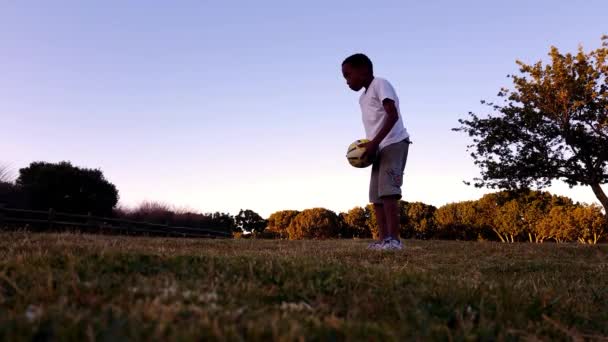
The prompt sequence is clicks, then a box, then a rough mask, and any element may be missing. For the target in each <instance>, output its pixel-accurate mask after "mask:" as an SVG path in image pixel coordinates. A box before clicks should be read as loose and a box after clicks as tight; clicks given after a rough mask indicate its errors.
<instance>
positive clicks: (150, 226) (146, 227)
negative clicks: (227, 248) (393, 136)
mask: <svg viewBox="0 0 608 342" xmlns="http://www.w3.org/2000/svg"><path fill="white" fill-rule="evenodd" d="M16 224H19V225H28V226H30V227H31V229H32V230H34V231H36V230H42V231H47V230H51V231H57V230H65V229H66V228H73V229H78V230H81V231H85V232H90V233H110V234H112V233H113V234H127V235H153V236H174V237H192V238H230V237H232V235H231V234H230V233H229V232H225V231H220V230H214V229H206V228H195V227H176V226H170V225H168V224H158V223H148V222H140V221H132V220H122V219H116V218H109V217H97V216H93V215H75V214H66V213H60V212H56V211H55V210H53V209H49V210H48V211H36V210H23V209H11V208H5V207H4V206H3V205H2V204H0V228H1V227H3V226H9V225H16Z"/></svg>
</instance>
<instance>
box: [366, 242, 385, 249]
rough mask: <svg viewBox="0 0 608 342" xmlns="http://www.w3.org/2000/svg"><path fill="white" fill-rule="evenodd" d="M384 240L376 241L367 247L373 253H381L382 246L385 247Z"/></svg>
mask: <svg viewBox="0 0 608 342" xmlns="http://www.w3.org/2000/svg"><path fill="white" fill-rule="evenodd" d="M385 240H386V239H384V240H379V241H374V242H372V243H370V244H369V245H367V249H369V250H372V251H379V250H381V249H382V246H383V245H384V241H385Z"/></svg>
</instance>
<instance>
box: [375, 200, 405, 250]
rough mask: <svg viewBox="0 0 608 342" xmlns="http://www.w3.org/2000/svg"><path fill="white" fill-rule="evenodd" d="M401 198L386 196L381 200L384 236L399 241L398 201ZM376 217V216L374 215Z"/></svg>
mask: <svg viewBox="0 0 608 342" xmlns="http://www.w3.org/2000/svg"><path fill="white" fill-rule="evenodd" d="M400 197H401V196H386V197H383V198H382V202H383V205H382V206H383V207H384V219H385V221H386V234H387V235H386V236H385V237H390V238H393V239H396V240H399V228H400V224H399V223H400V219H399V216H400V215H399V199H400ZM376 215H378V214H376Z"/></svg>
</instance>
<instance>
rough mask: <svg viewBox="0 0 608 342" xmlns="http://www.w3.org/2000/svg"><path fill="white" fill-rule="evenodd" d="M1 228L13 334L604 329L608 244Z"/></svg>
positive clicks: (7, 331) (563, 333)
mask: <svg viewBox="0 0 608 342" xmlns="http://www.w3.org/2000/svg"><path fill="white" fill-rule="evenodd" d="M365 245H366V241H357V240H348V241H295V242H294V241H265V240H187V239H162V238H134V237H114V236H93V235H73V234H29V233H0V340H2V341H19V340H32V339H35V340H47V339H54V340H72V341H83V340H84V341H86V340H94V341H113V342H116V341H121V340H182V341H183V340H230V341H232V340H234V341H239V340H265V341H266V340H284V341H289V340H298V339H300V338H302V339H305V340H383V341H384V340H428V339H431V340H454V341H460V340H521V339H541V340H577V339H592V340H602V339H604V336H608V246H606V245H603V246H583V245H576V244H562V245H556V244H542V245H533V244H512V245H507V244H498V243H483V242H481V243H476V242H447V241H406V245H407V248H406V250H404V251H402V252H384V253H382V252H373V251H366V250H365Z"/></svg>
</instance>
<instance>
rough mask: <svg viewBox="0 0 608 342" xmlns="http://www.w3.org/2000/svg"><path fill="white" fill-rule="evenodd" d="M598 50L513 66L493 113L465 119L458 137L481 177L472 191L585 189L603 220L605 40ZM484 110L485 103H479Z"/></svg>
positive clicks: (607, 156) (607, 102)
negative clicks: (465, 141)
mask: <svg viewBox="0 0 608 342" xmlns="http://www.w3.org/2000/svg"><path fill="white" fill-rule="evenodd" d="M602 41H603V44H602V47H600V48H598V49H596V50H594V51H591V52H589V53H585V52H584V51H583V49H582V48H580V49H579V51H578V53H577V54H576V55H572V54H570V53H568V54H565V55H564V54H562V53H560V51H559V50H558V49H557V48H555V47H552V48H551V51H550V53H549V56H550V58H551V62H550V63H549V64H546V65H544V64H543V63H542V62H537V63H534V64H526V63H524V62H521V61H517V64H518V65H519V67H520V73H521V74H520V75H512V76H509V77H510V78H511V79H512V80H513V84H514V89H505V88H503V89H501V91H500V92H499V93H498V96H499V97H500V98H501V99H502V102H501V103H500V104H494V103H487V104H488V105H489V107H490V108H491V113H490V114H489V115H488V117H487V118H481V117H479V116H477V115H475V114H474V113H469V119H467V120H459V122H460V124H461V127H459V128H455V129H454V130H456V131H462V132H465V133H468V135H469V136H470V137H472V138H473V143H472V144H471V145H469V147H468V148H469V151H472V153H471V156H472V157H473V159H474V160H475V164H476V165H478V166H479V167H480V169H481V178H476V179H475V185H476V186H477V187H484V186H485V187H490V188H502V189H521V188H529V187H538V188H543V187H546V186H549V185H550V184H551V182H552V181H553V180H557V179H559V180H563V181H564V182H566V183H567V184H569V185H570V186H575V185H587V186H590V187H591V189H592V190H593V192H594V194H595V195H596V197H597V198H598V200H599V201H600V203H601V204H602V205H603V207H604V209H605V211H606V212H608V197H607V196H606V194H605V193H604V191H603V190H602V187H601V185H602V184H604V183H606V181H607V180H608V172H607V169H606V166H607V163H608V85H607V82H608V60H607V59H608V36H605V37H603V38H602ZM482 103H485V102H483V101H482Z"/></svg>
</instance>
